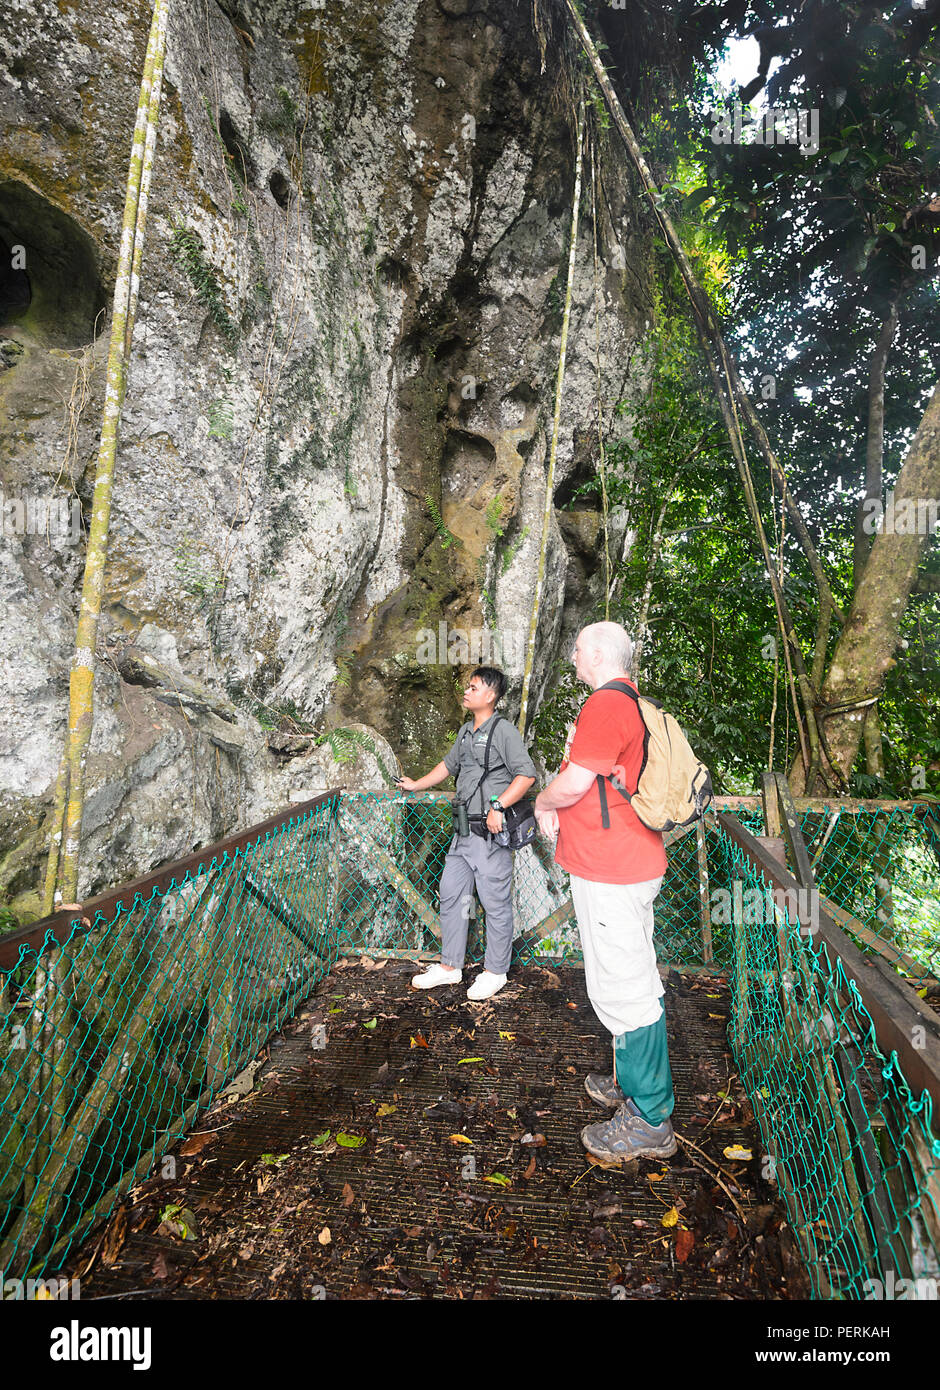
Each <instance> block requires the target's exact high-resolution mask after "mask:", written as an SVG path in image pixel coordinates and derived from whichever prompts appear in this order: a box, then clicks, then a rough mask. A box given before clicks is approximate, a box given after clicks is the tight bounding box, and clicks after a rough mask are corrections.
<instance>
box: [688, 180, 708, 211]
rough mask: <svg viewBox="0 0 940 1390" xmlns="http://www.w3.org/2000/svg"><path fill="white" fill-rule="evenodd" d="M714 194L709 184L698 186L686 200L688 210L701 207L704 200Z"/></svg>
mask: <svg viewBox="0 0 940 1390" xmlns="http://www.w3.org/2000/svg"><path fill="white" fill-rule="evenodd" d="M714 196H715V195H714V194H713V193H712V191H711V189H710V188H709V187H708V185H707V184H706V185H705V186H704V187H703V188H696V190H695V192H694V193H690V194H689V196H688V197H687V198H686V200H685V210H686V212H694V211H695V209H696V208H700V207H701V206H702V204H703V203H704V202H707V201H708V199H709V198H713V197H714Z"/></svg>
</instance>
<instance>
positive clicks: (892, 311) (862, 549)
mask: <svg viewBox="0 0 940 1390" xmlns="http://www.w3.org/2000/svg"><path fill="white" fill-rule="evenodd" d="M897 331H898V302H897V300H896V299H893V300H892V301H891V305H890V307H889V309H888V312H887V314H886V315H885V319H884V322H883V323H882V325H881V332H880V333H879V334H878V341H877V343H876V344H875V350H874V352H873V353H872V357H871V362H870V363H869V367H868V432H867V435H866V439H865V496H864V498H863V499H862V501H860V502H859V504H858V510H857V512H856V516H855V546H854V552H853V568H854V571H855V588H856V589H857V588H858V586H859V583H860V581H861V578H862V572H863V570H864V569H865V562H866V560H867V559H868V552H869V550H870V548H871V539H870V537H869V536H868V535H867V534H866V532H865V530H864V527H863V525H862V523H863V521H864V518H865V515H866V508H865V503H866V502H868V501H871V500H873V499H875V498H877V500H878V501H879V502H880V501H881V495H882V491H883V484H882V470H883V463H884V446H885V372H886V370H887V366H888V354H889V353H890V351H891V344H892V343H893V342H894V339H895V335H896V334H897Z"/></svg>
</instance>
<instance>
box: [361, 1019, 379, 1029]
mask: <svg viewBox="0 0 940 1390" xmlns="http://www.w3.org/2000/svg"><path fill="white" fill-rule="evenodd" d="M377 1023H378V1019H377V1018H370V1019H369V1021H368V1023H363V1025H362V1026H363V1028H368V1029H370V1030H371V1029H373V1028H374V1027H375V1025H376V1024H377Z"/></svg>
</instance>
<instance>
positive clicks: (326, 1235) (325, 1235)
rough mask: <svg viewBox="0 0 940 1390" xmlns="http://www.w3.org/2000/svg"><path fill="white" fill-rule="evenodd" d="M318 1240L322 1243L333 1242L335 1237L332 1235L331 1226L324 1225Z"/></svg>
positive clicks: (328, 1243)
mask: <svg viewBox="0 0 940 1390" xmlns="http://www.w3.org/2000/svg"><path fill="white" fill-rule="evenodd" d="M317 1240H318V1241H319V1243H320V1244H321V1245H330V1244H331V1243H332V1240H333V1237H332V1236H331V1235H330V1228H329V1226H324V1227H323V1230H322V1231H321V1232H320V1234H319V1235H318V1236H317Z"/></svg>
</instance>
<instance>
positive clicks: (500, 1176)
mask: <svg viewBox="0 0 940 1390" xmlns="http://www.w3.org/2000/svg"><path fill="white" fill-rule="evenodd" d="M483 1181H484V1182H492V1183H495V1184H496V1186H497V1187H511V1186H512V1182H511V1181H510V1179H509V1178H507V1177H506V1174H505V1173H491V1174H490V1176H489V1177H488V1178H484V1179H483Z"/></svg>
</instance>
